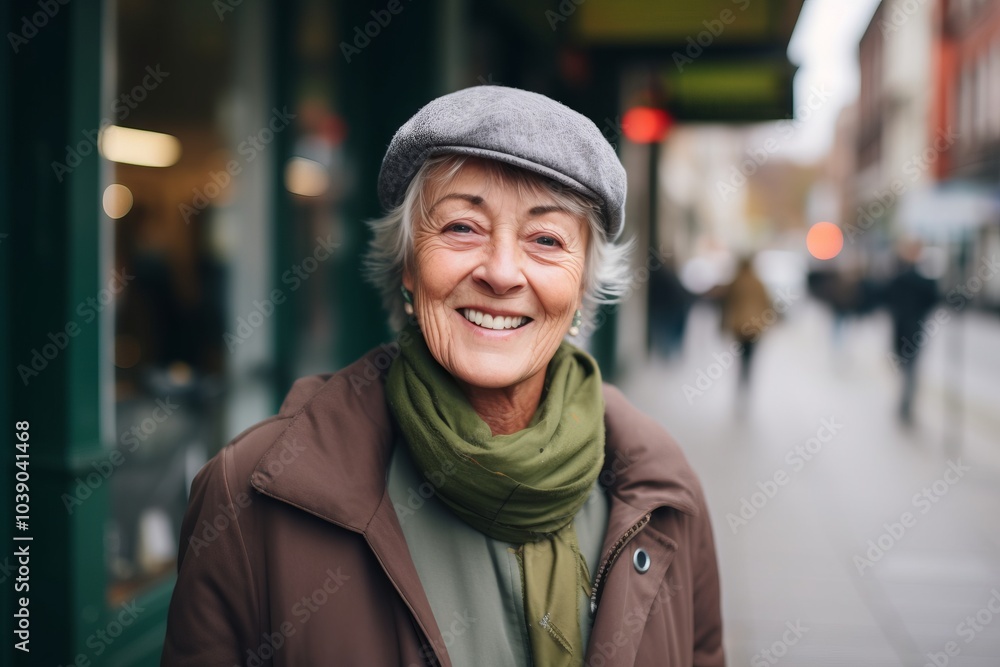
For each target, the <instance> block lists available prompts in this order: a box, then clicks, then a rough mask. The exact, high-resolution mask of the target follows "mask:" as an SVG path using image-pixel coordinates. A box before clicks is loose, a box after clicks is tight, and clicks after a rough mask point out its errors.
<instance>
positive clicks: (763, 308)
mask: <svg viewBox="0 0 1000 667" xmlns="http://www.w3.org/2000/svg"><path fill="white" fill-rule="evenodd" d="M771 308H772V304H771V297H770V296H769V295H768V293H767V288H766V287H764V283H762V282H761V281H760V278H758V277H757V273H756V272H755V271H754V269H753V257H751V256H747V257H743V258H742V259H740V262H739V265H738V266H737V269H736V277H735V278H733V281H732V282H731V283H729V285H728V286H727V287H726V288H725V290H724V295H723V297H722V328H723V330H724V331H728V332H730V333H731V334H732V335H733V337H734V338H736V341H737V342H738V343H739V344H740V346H741V348H742V354H740V376H739V387H740V390H741V393H745V392H746V390H747V389H749V387H750V366H751V363H752V361H753V354H754V351H755V349H756V347H757V343H758V341H759V340H760V337H761V334H763V333H764V329H765V328H766V326H767V325H766V324H765V322H766V318H765V315H766V314H767V311H768V310H771Z"/></svg>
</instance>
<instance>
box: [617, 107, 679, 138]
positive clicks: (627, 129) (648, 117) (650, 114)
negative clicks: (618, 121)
mask: <svg viewBox="0 0 1000 667" xmlns="http://www.w3.org/2000/svg"><path fill="white" fill-rule="evenodd" d="M673 124H674V119H673V118H671V117H670V114H668V113H667V112H666V111H664V110H663V109H656V108H654V107H632V108H631V109H629V110H628V111H626V112H625V115H624V116H623V117H622V132H624V133H625V136H626V137H627V138H628V139H629V140H630V141H634V142H635V143H637V144H652V143H658V142H660V141H662V140H663V138H664V137H665V136H667V133H668V132H670V126H671V125H673Z"/></svg>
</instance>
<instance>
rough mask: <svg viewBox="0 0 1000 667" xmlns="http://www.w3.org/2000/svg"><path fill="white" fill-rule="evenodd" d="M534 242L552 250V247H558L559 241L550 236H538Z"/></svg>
mask: <svg viewBox="0 0 1000 667" xmlns="http://www.w3.org/2000/svg"><path fill="white" fill-rule="evenodd" d="M535 242H536V243H538V244H540V245H543V246H547V247H550V248H553V247H555V246H557V245H559V241H557V240H555V239H554V238H553V237H551V236H539V237H538V238H537V239H535Z"/></svg>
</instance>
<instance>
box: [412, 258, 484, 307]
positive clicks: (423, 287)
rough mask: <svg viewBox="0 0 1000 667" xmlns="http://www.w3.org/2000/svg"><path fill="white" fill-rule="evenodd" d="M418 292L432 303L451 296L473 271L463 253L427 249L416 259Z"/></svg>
mask: <svg viewBox="0 0 1000 667" xmlns="http://www.w3.org/2000/svg"><path fill="white" fill-rule="evenodd" d="M414 263H415V265H416V275H417V287H418V291H420V292H422V293H423V294H424V295H425V297H427V298H430V299H431V300H432V301H433V300H437V299H442V298H444V297H446V296H448V294H450V293H451V292H452V291H453V290H454V289H455V288H456V287H457V286H458V284H459V283H461V282H462V279H463V278H464V277H465V276H466V275H467V274H468V273H469V271H470V270H471V269H470V268H469V267H468V266H467V264H468V260H467V258H465V257H463V256H462V254H461V253H456V252H454V251H452V250H449V249H446V248H439V247H433V246H432V247H425V248H423V249H421V250H420V251H418V252H417V253H416V255H415V257H414Z"/></svg>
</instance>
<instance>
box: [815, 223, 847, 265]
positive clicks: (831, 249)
mask: <svg viewBox="0 0 1000 667" xmlns="http://www.w3.org/2000/svg"><path fill="white" fill-rule="evenodd" d="M843 247H844V234H843V232H841V231H840V227H838V226H837V225H835V224H833V223H832V222H817V223H816V224H815V225H813V226H812V227H810V228H809V234H808V235H807V236H806V248H807V249H808V250H809V254H810V255H812V256H813V257H815V258H816V259H833V258H834V257H836V256H837V255H839V254H840V250H841V249H842V248H843Z"/></svg>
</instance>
